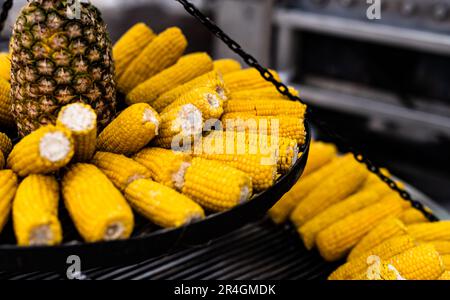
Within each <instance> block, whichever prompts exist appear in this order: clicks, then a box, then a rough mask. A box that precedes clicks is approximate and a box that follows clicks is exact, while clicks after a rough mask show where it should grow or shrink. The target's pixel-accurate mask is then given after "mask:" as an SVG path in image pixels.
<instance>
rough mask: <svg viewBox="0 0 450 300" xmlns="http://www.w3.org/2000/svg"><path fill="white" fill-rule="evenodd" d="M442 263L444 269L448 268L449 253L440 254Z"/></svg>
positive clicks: (449, 267)
mask: <svg viewBox="0 0 450 300" xmlns="http://www.w3.org/2000/svg"><path fill="white" fill-rule="evenodd" d="M439 254H440V253H439ZM442 263H443V264H444V269H445V270H446V271H448V270H450V255H448V254H447V255H442Z"/></svg>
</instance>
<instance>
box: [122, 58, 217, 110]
mask: <svg viewBox="0 0 450 300" xmlns="http://www.w3.org/2000/svg"><path fill="white" fill-rule="evenodd" d="M212 68H213V63H212V60H211V58H210V57H209V56H208V54H206V53H194V54H189V55H185V56H183V57H181V58H180V59H179V60H178V62H177V63H176V64H175V65H173V66H171V67H170V68H167V69H165V70H164V71H162V72H160V73H158V74H157V75H156V76H153V77H152V78H150V79H148V80H146V81H144V82H142V83H141V84H139V85H138V86H137V87H136V88H134V89H133V90H132V91H131V92H130V93H129V94H128V95H127V98H126V100H127V103H128V104H133V103H138V102H145V103H149V104H150V105H153V102H155V100H156V99H158V97H159V96H161V95H162V94H163V93H165V92H167V91H170V90H171V89H174V88H176V87H178V86H179V85H181V84H184V83H186V82H189V81H190V80H192V79H194V78H196V77H198V76H200V75H203V74H205V73H207V72H210V71H211V70H212Z"/></svg>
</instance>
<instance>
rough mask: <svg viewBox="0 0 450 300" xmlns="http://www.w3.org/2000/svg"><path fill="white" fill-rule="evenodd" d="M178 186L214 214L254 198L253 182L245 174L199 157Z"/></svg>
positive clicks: (194, 160) (188, 168) (181, 177)
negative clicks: (251, 197) (252, 196)
mask: <svg viewBox="0 0 450 300" xmlns="http://www.w3.org/2000/svg"><path fill="white" fill-rule="evenodd" d="M205 183H207V184H205ZM176 186H177V187H178V189H179V190H180V191H181V192H182V193H183V194H185V195H187V196H188V197H189V198H191V199H193V200H194V201H196V202H197V203H198V204H200V205H201V206H202V207H204V208H206V209H209V210H211V211H224V210H228V209H230V208H232V207H234V206H236V205H238V204H241V203H243V202H246V201H248V200H249V199H250V196H251V195H252V180H251V178H250V177H249V176H248V175H247V174H246V173H244V172H242V171H239V170H237V169H235V168H233V167H230V166H228V165H226V164H222V163H220V162H217V161H212V160H207V159H203V158H199V157H196V158H194V159H193V160H192V164H191V165H190V166H189V167H187V169H186V172H185V173H184V176H180V180H179V182H178V183H177V184H176Z"/></svg>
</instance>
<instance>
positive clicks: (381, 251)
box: [328, 235, 417, 280]
mask: <svg viewBox="0 0 450 300" xmlns="http://www.w3.org/2000/svg"><path fill="white" fill-rule="evenodd" d="M416 246H417V244H416V242H415V241H414V239H413V238H412V237H411V236H409V235H405V236H398V237H394V238H391V239H389V240H387V241H385V242H384V243H382V244H380V245H378V246H376V247H375V248H373V249H371V250H369V251H368V252H366V253H364V254H361V255H360V256H359V257H357V258H355V259H353V260H351V261H349V262H347V263H345V264H343V265H342V266H340V267H339V268H338V269H337V270H335V271H334V272H333V273H332V274H331V275H330V276H329V277H328V279H329V280H347V279H353V278H355V277H357V276H359V274H361V273H363V272H364V270H365V269H367V267H368V264H367V258H368V257H370V256H371V255H376V256H378V257H380V258H381V259H383V260H388V259H390V258H392V257H394V256H396V255H398V254H400V253H403V252H405V251H407V250H409V249H411V248H414V247H416Z"/></svg>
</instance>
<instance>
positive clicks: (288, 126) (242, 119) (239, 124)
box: [221, 113, 309, 160]
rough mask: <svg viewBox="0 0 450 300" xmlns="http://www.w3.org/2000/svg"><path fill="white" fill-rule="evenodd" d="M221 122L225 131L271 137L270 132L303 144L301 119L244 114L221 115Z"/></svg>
mask: <svg viewBox="0 0 450 300" xmlns="http://www.w3.org/2000/svg"><path fill="white" fill-rule="evenodd" d="M221 120H222V126H223V128H224V129H226V130H227V131H230V130H234V131H237V132H240V131H245V132H251V133H258V134H259V133H262V134H267V135H271V134H272V131H274V132H276V134H278V136H279V137H284V138H290V139H295V140H296V141H297V143H298V144H299V145H303V144H304V143H305V138H306V131H305V123H304V120H303V119H299V118H297V117H291V116H254V115H251V114H246V113H230V114H226V115H223V116H222V118H221ZM272 128H273V129H274V130H272ZM274 134H275V133H274ZM308 160H309V159H308Z"/></svg>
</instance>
